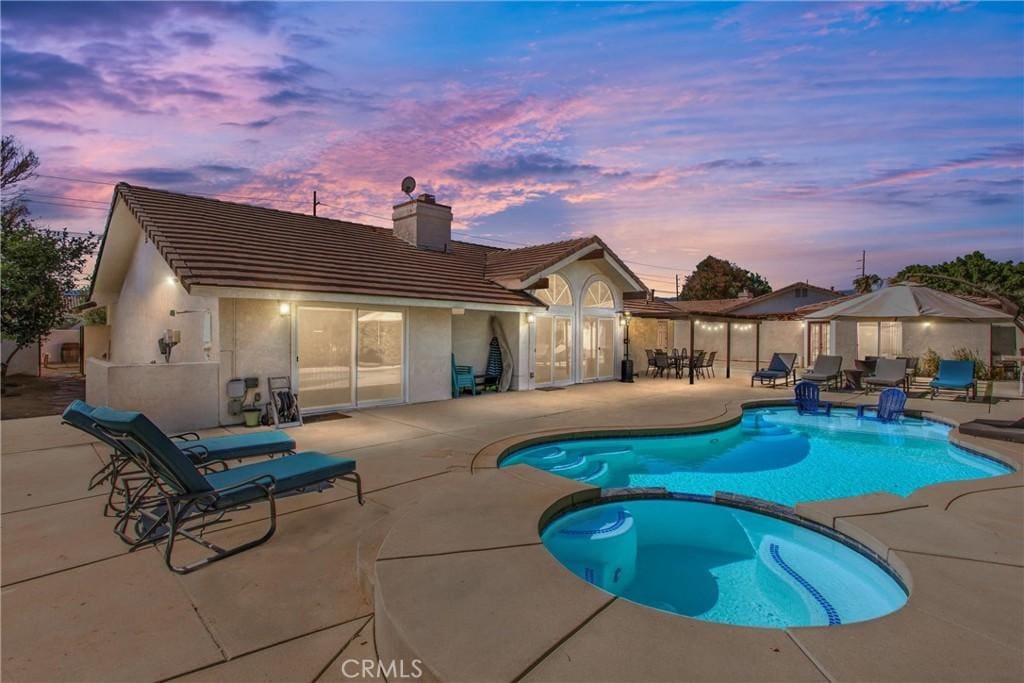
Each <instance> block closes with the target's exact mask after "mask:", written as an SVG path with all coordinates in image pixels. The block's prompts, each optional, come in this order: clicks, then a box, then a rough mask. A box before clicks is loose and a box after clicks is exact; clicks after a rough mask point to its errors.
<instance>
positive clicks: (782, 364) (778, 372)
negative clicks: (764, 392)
mask: <svg viewBox="0 0 1024 683" xmlns="http://www.w3.org/2000/svg"><path fill="white" fill-rule="evenodd" d="M795 366H796V354H795V353H773V354H772V360H771V362H770V363H769V364H768V367H767V368H761V369H760V370H758V371H757V372H755V373H754V374H753V375H752V376H751V377H750V386H754V380H755V379H756V380H758V381H760V382H761V385H762V386H763V385H764V384H766V383H768V382H770V383H771V385H772V388H774V387H775V383H776V382H777V381H778V380H780V379H785V380H786V386H787V387H788V386H789V377H790V375H792V376H793V381H794V382H796V370H795V369H794V367H795Z"/></svg>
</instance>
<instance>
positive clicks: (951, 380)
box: [929, 360, 978, 400]
mask: <svg viewBox="0 0 1024 683" xmlns="http://www.w3.org/2000/svg"><path fill="white" fill-rule="evenodd" d="M929 386H930V387H931V388H932V398H933V399H934V398H935V397H936V396H937V395H938V393H939V391H940V390H941V389H949V390H951V391H963V392H964V400H966V399H968V398H971V397H972V395H973V397H974V398H977V397H978V382H977V380H975V379H974V361H973V360H940V361H939V373H938V374H937V375H936V376H935V379H933V380H932V381H931V384H930V385H929Z"/></svg>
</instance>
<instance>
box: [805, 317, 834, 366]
mask: <svg viewBox="0 0 1024 683" xmlns="http://www.w3.org/2000/svg"><path fill="white" fill-rule="evenodd" d="M830 329H831V326H830V325H829V323H827V322H812V323H811V324H810V325H808V327H807V364H808V365H813V364H814V360H815V359H816V358H817V357H818V356H820V355H822V354H825V355H827V354H828V335H829V330H830Z"/></svg>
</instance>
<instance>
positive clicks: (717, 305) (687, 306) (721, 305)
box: [665, 297, 752, 313]
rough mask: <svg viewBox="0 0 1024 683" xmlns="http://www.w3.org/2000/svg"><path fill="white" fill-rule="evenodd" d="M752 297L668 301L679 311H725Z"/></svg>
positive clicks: (748, 300)
mask: <svg viewBox="0 0 1024 683" xmlns="http://www.w3.org/2000/svg"><path fill="white" fill-rule="evenodd" d="M751 301H752V299H748V298H746V297H739V298H736V299H704V300H697V301H666V302H665V303H666V304H668V305H669V306H672V307H673V308H675V309H676V310H677V311H682V312H683V313H725V312H726V311H729V310H731V309H733V308H736V307H737V306H741V305H743V304H748V303H750V302H751Z"/></svg>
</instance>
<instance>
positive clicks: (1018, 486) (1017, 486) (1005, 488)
mask: <svg viewBox="0 0 1024 683" xmlns="http://www.w3.org/2000/svg"><path fill="white" fill-rule="evenodd" d="M1021 488H1024V484H1012V485H1010V486H994V487H992V488H987V489H978V490H975V491H966V492H964V493H961V494H960V495H958V496H954V497H953V498H951V499H950V501H949V502H948V503H946V507H944V508H942V509H943V510H949V508H951V507H952V506H953V503H955V502H957V501H958V500H960V499H961V498H966V497H967V496H970V495H974V494H975V493H990V492H992V491H1009V490H1010V489H1021Z"/></svg>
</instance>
